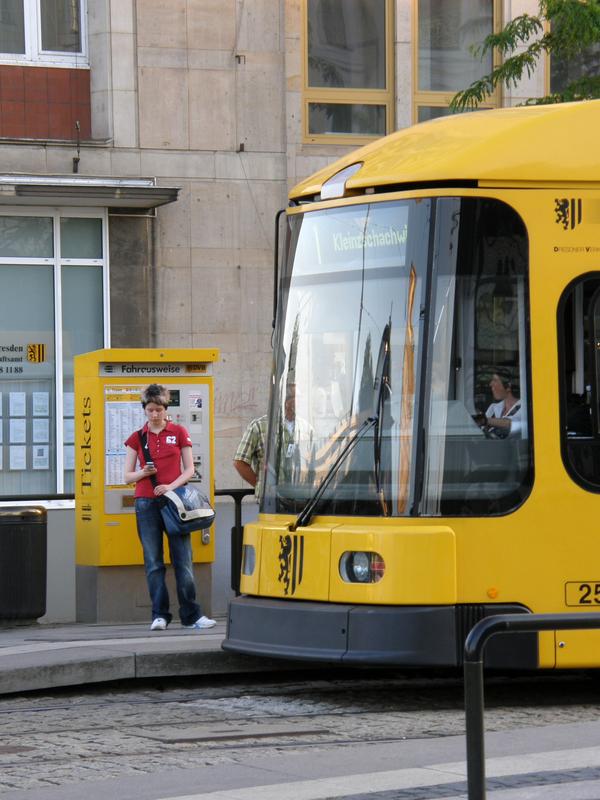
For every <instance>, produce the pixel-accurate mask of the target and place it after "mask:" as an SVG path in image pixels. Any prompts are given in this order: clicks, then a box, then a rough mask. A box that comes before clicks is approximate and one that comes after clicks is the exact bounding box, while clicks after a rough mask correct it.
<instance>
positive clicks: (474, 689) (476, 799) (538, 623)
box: [464, 612, 600, 800]
mask: <svg viewBox="0 0 600 800" xmlns="http://www.w3.org/2000/svg"><path fill="white" fill-rule="evenodd" d="M592 628H600V614H597V613H593V612H584V613H579V614H577V613H576V614H498V615H497V616H493V617H486V618H485V619H482V620H480V621H479V622H478V623H477V624H476V625H474V626H473V628H471V630H470V632H469V635H468V636H467V638H466V641H465V651H464V679H465V723H466V745H467V786H468V798H469V800H485V745H484V723H483V709H484V699H483V648H484V647H485V645H486V642H487V641H488V639H489V638H490V636H493V635H494V634H495V633H527V632H532V631H536V632H539V631H555V630H584V629H592Z"/></svg>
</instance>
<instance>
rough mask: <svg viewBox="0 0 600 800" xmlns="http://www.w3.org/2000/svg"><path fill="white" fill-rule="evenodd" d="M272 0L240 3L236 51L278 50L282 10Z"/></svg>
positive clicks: (274, 51)
mask: <svg viewBox="0 0 600 800" xmlns="http://www.w3.org/2000/svg"><path fill="white" fill-rule="evenodd" d="M277 6H278V4H277V3H275V2H273V0H252V2H251V3H242V4H241V6H240V11H239V29H238V34H237V51H238V52H242V53H251V52H273V53H276V52H278V51H279V50H280V37H281V35H282V27H283V25H282V22H283V19H282V17H283V12H282V9H281V6H280V7H279V8H278V7H277Z"/></svg>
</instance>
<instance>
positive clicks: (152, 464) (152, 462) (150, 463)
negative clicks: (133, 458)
mask: <svg viewBox="0 0 600 800" xmlns="http://www.w3.org/2000/svg"><path fill="white" fill-rule="evenodd" d="M146 466H147V467H150V469H154V461H146Z"/></svg>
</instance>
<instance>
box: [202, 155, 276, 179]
mask: <svg viewBox="0 0 600 800" xmlns="http://www.w3.org/2000/svg"><path fill="white" fill-rule="evenodd" d="M215 177H216V178H218V179H225V180H272V181H284V180H285V177H286V174H285V157H284V155H283V154H282V153H252V152H245V151H244V152H243V153H239V152H236V153H223V152H220V153H216V154H215Z"/></svg>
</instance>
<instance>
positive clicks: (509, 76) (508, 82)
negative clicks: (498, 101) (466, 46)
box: [450, 0, 600, 111]
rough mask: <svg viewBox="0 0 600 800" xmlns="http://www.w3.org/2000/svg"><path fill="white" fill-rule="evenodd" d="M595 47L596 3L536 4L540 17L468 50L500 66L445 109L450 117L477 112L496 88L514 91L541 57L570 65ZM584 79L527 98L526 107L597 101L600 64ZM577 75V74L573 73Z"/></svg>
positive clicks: (520, 20) (598, 32) (599, 21)
mask: <svg viewBox="0 0 600 800" xmlns="http://www.w3.org/2000/svg"><path fill="white" fill-rule="evenodd" d="M598 43H600V0H539V14H538V15H537V16H532V15H529V14H522V15H521V16H519V17H515V19H513V20H511V21H510V22H509V23H508V24H507V25H506V26H505V27H504V28H503V30H501V31H500V32H499V33H493V34H490V35H489V36H487V37H486V39H485V40H484V41H483V42H482V43H481V44H479V45H475V46H473V47H472V48H471V52H472V53H473V55H474V57H476V58H483V57H484V56H485V55H486V53H489V52H490V51H492V52H493V53H494V55H496V56H499V59H498V60H499V61H500V62H501V63H500V64H499V65H498V66H496V67H494V69H493V70H492V72H490V73H489V75H484V77H483V78H480V79H479V80H477V81H474V82H473V83H472V84H471V85H470V86H469V87H468V88H467V89H464V90H463V91H461V92H458V94H456V95H455V96H454V97H453V98H452V102H451V103H450V109H451V110H452V111H467V110H470V109H474V108H477V106H478V105H479V104H480V103H482V102H484V101H485V100H486V99H487V98H488V97H489V96H490V95H491V94H492V93H493V92H494V90H495V89H496V87H497V86H498V85H501V86H507V87H509V86H517V84H518V83H519V81H520V80H521V78H523V77H524V76H527V77H530V76H531V75H532V74H533V72H534V70H535V69H536V67H537V65H538V62H539V61H540V58H542V57H543V55H544V54H547V55H552V56H553V57H554V58H555V59H558V60H559V61H560V63H562V64H567V63H573V61H574V60H577V59H579V58H581V57H582V55H586V51H588V52H589V48H591V47H592V46H593V45H597V44H598ZM586 67H587V68H586V70H585V71H586V73H587V74H586V75H585V77H581V76H578V77H577V78H576V79H574V80H571V81H567V82H566V83H565V85H564V86H562V87H561V90H560V91H556V92H554V93H552V94H549V95H546V96H545V97H536V98H531V99H530V100H528V101H527V104H528V105H539V104H544V103H565V102H568V101H571V100H591V99H593V98H600V59H596V62H595V65H594V64H590V62H589V60H588V61H587V64H586ZM575 71H577V70H575Z"/></svg>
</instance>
